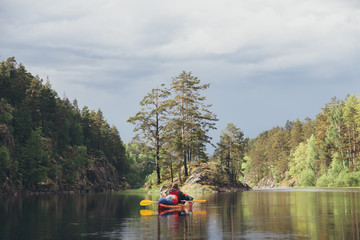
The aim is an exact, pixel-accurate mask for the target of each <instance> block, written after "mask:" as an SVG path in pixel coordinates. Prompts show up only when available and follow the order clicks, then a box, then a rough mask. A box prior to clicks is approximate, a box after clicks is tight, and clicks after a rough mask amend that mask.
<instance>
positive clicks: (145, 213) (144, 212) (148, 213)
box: [140, 209, 206, 216]
mask: <svg viewBox="0 0 360 240" xmlns="http://www.w3.org/2000/svg"><path fill="white" fill-rule="evenodd" d="M191 213H192V214H195V215H206V211H193V212H191ZM140 215H141V216H153V215H156V213H155V212H154V211H152V210H147V209H141V210H140Z"/></svg>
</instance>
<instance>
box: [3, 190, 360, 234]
mask: <svg viewBox="0 0 360 240" xmlns="http://www.w3.org/2000/svg"><path fill="white" fill-rule="evenodd" d="M195 197H196V199H204V200H206V202H205V203H194V205H193V207H192V209H185V211H181V212H168V213H164V212H160V213H158V212H157V209H156V204H151V205H149V206H145V207H141V206H140V205H139V202H140V201H141V200H143V199H150V200H154V201H156V200H157V198H158V195H157V194H152V195H151V194H144V193H134V192H112V193H96V194H92V193H90V194H63V195H49V196H46V195H41V196H22V197H21V196H17V197H16V196H15V197H0V239H30V240H31V239H37V240H38V239H360V210H359V209H360V189H274V190H253V191H248V192H238V193H219V194H207V195H195Z"/></svg>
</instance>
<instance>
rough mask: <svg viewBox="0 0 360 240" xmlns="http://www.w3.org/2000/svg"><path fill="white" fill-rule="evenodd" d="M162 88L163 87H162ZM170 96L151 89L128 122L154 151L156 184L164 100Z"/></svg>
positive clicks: (166, 92)
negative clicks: (140, 107)
mask: <svg viewBox="0 0 360 240" xmlns="http://www.w3.org/2000/svg"><path fill="white" fill-rule="evenodd" d="M162 87H164V85H162ZM169 95H170V92H169V91H168V90H167V89H165V88H164V89H159V88H156V89H152V91H151V92H150V93H148V94H147V95H146V96H145V97H144V99H143V100H142V101H141V102H140V106H142V109H141V111H139V112H137V113H136V115H135V116H134V117H130V118H129V119H128V122H130V123H133V124H136V127H135V129H134V131H135V132H137V131H140V134H141V135H142V136H143V137H144V140H145V141H147V142H148V143H149V144H150V146H151V147H152V149H153V150H154V151H155V158H156V159H155V169H156V176H157V184H160V182H161V176H160V165H159V162H160V150H161V147H162V145H163V141H162V136H161V134H162V130H163V128H164V125H165V124H166V121H167V119H168V116H167V107H168V101H167V100H166V98H167V97H168V96H169Z"/></svg>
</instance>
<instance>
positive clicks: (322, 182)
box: [316, 174, 334, 187]
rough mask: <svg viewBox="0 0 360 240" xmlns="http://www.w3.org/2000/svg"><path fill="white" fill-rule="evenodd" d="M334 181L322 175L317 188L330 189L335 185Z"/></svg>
mask: <svg viewBox="0 0 360 240" xmlns="http://www.w3.org/2000/svg"><path fill="white" fill-rule="evenodd" d="M333 182H334V180H333V179H331V177H329V176H328V175H326V174H325V175H322V176H321V177H320V178H319V179H318V180H317V181H316V186H317V187H329V186H331V185H332V184H333Z"/></svg>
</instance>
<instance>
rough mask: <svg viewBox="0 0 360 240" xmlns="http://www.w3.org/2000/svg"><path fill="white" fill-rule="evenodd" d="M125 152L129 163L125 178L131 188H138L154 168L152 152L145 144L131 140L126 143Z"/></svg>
mask: <svg viewBox="0 0 360 240" xmlns="http://www.w3.org/2000/svg"><path fill="white" fill-rule="evenodd" d="M126 153H127V159H128V163H129V165H130V167H129V171H128V172H127V173H126V175H125V176H126V179H127V181H128V183H129V184H130V186H131V187H132V188H140V187H142V186H143V185H144V183H145V179H146V177H147V176H148V175H151V174H152V173H153V172H154V170H155V161H154V159H155V156H154V152H153V151H151V149H150V148H149V147H147V146H146V145H145V144H142V143H137V142H132V143H128V144H126ZM156 182H157V181H156Z"/></svg>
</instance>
